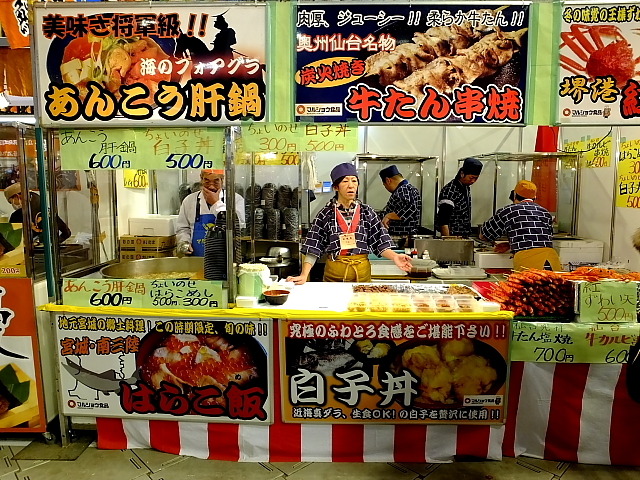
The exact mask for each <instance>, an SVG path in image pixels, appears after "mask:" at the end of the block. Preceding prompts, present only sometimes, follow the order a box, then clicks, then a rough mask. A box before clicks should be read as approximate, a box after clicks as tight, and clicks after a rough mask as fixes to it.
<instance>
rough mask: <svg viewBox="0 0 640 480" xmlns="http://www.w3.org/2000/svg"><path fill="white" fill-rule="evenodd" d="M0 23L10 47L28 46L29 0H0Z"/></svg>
mask: <svg viewBox="0 0 640 480" xmlns="http://www.w3.org/2000/svg"><path fill="white" fill-rule="evenodd" d="M0 25H1V26H2V31H3V33H4V36H5V37H7V40H9V46H10V47H11V48H28V47H29V1H28V0H0Z"/></svg>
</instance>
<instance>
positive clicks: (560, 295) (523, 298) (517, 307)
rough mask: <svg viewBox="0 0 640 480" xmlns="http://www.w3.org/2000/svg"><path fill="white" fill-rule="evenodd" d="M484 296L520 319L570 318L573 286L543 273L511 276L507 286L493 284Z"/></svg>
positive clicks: (504, 284) (561, 276) (550, 273)
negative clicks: (522, 317)
mask: <svg viewBox="0 0 640 480" xmlns="http://www.w3.org/2000/svg"><path fill="white" fill-rule="evenodd" d="M485 296H486V297H487V298H488V299H489V300H492V301H494V302H498V303H499V304H500V305H501V309H502V310H510V311H512V312H514V313H515V314H516V315H520V316H534V317H541V316H546V315H553V316H563V315H571V314H573V305H574V291H573V284H572V283H571V282H570V281H569V280H568V279H567V278H565V276H564V275H563V274H561V273H556V272H549V271H546V270H527V271H525V272H516V273H512V274H511V275H509V277H508V278H507V281H506V282H499V283H496V284H492V288H491V289H490V290H488V292H487V293H486V295H485Z"/></svg>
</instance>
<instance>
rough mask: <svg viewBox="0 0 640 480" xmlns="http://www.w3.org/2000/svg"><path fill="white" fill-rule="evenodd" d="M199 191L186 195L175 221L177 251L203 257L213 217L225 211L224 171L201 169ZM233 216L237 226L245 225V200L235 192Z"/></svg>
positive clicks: (214, 222)
mask: <svg viewBox="0 0 640 480" xmlns="http://www.w3.org/2000/svg"><path fill="white" fill-rule="evenodd" d="M200 185H201V188H200V190H198V191H196V192H193V193H191V194H189V195H187V196H186V197H185V198H184V200H183V201H182V204H181V205H180V212H179V213H178V220H177V221H176V240H177V242H178V252H182V253H188V254H192V255H194V256H196V257H204V238H205V236H206V234H207V230H208V229H209V228H211V227H213V226H214V225H215V224H216V216H217V215H218V214H219V213H220V212H226V210H227V207H226V205H225V190H224V170H210V169H207V170H202V171H201V172H200ZM235 203H236V213H237V215H238V221H239V223H240V227H244V225H245V213H244V199H243V198H242V197H241V196H240V195H238V194H237V193H236V195H235Z"/></svg>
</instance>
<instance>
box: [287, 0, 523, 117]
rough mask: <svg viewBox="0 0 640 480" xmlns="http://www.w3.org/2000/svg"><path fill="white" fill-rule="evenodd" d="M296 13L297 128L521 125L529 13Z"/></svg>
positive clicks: (431, 8) (430, 9)
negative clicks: (311, 124)
mask: <svg viewBox="0 0 640 480" xmlns="http://www.w3.org/2000/svg"><path fill="white" fill-rule="evenodd" d="M333 3H334V4H335V5H327V4H321V5H315V4H313V5H311V4H299V5H298V7H297V18H296V29H297V36H296V39H297V45H296V51H297V57H296V73H295V81H296V83H297V87H296V105H295V113H296V115H297V116H298V118H300V119H301V120H305V119H309V118H312V119H315V120H316V121H317V119H318V118H322V119H329V120H331V121H336V122H337V121H346V120H350V119H354V120H358V121H360V122H447V123H451V122H465V123H522V122H523V119H524V103H525V84H526V77H527V71H526V70H527V32H528V24H529V5H528V4H526V3H524V4H510V5H505V4H500V3H495V4H488V5H485V3H484V2H482V6H481V7H480V6H476V5H471V4H460V5H456V4H455V3H454V4H441V5H439V4H429V5H425V4H413V5H412V4H411V3H410V2H407V3H404V4H402V3H395V2H388V3H387V4H384V5H383V4H380V5H375V4H371V5H369V4H367V3H366V2H365V3H363V2H360V3H359V4H355V3H351V4H349V3H348V2H333Z"/></svg>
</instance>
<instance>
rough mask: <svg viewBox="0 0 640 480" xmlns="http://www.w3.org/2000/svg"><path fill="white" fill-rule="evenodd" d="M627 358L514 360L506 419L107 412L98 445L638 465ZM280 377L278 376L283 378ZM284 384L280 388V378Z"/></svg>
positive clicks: (342, 457) (280, 456)
mask: <svg viewBox="0 0 640 480" xmlns="http://www.w3.org/2000/svg"><path fill="white" fill-rule="evenodd" d="M625 379H626V366H620V365H595V364H593V365H590V364H579V365H564V364H557V365H556V364H546V363H528V362H527V363H525V362H512V363H511V374H510V384H509V404H508V410H507V422H506V424H505V425H504V426H456V425H428V426H418V425H304V424H303V425H300V424H284V423H282V422H281V420H280V404H279V402H278V401H276V402H275V409H274V410H275V412H274V414H275V415H274V417H275V422H274V424H273V425H255V424H243V425H236V424H221V423H193V422H172V421H160V420H145V419H141V420H129V419H124V420H123V419H115V418H99V419H98V421H97V428H98V447H99V448H106V449H126V448H154V449H156V450H160V451H163V452H167V453H173V454H177V455H190V456H194V457H200V458H211V459H216V460H232V461H244V462H301V461H302V462H418V463H423V462H450V461H452V460H453V459H454V457H455V456H467V455H470V456H474V457H480V458H487V459H492V460H500V459H501V458H502V456H503V455H505V456H509V457H514V456H519V455H527V456H531V457H536V458H544V459H548V460H558V461H569V462H579V463H594V464H612V465H640V455H638V453H637V451H638V450H637V438H638V434H639V433H640V404H638V403H635V402H634V401H633V400H631V398H630V397H629V395H628V393H627V390H626V386H625V381H626V380H625ZM276 387H277V386H276ZM276 391H278V388H276Z"/></svg>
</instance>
